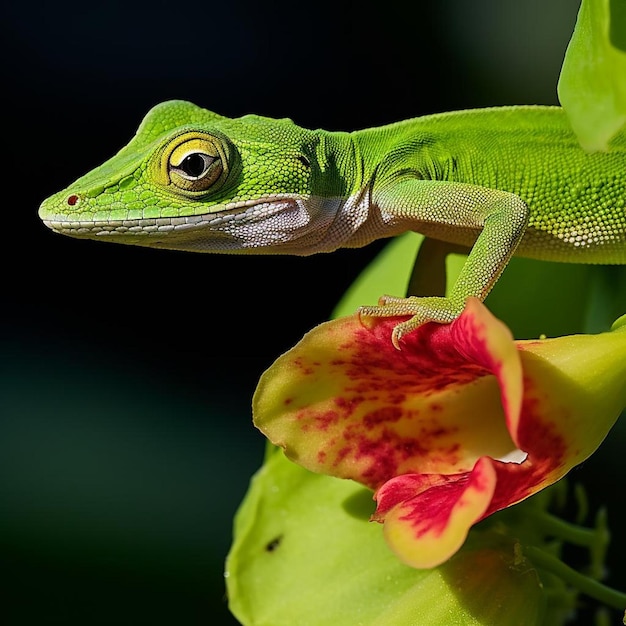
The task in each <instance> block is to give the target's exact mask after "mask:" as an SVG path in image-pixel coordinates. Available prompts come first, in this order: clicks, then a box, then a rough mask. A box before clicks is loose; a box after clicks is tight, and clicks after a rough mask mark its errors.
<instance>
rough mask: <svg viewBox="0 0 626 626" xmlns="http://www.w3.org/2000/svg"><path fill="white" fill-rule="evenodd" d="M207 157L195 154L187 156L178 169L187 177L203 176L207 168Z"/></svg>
mask: <svg viewBox="0 0 626 626" xmlns="http://www.w3.org/2000/svg"><path fill="white" fill-rule="evenodd" d="M207 160H208V159H207V157H206V156H204V155H203V154H199V153H197V152H196V153H195V154H189V155H188V156H186V157H185V158H184V159H183V162H182V163H181V164H180V169H181V170H183V172H185V174H187V176H193V177H194V178H197V177H198V176H201V175H202V174H204V172H205V171H206V168H207V165H208V164H207Z"/></svg>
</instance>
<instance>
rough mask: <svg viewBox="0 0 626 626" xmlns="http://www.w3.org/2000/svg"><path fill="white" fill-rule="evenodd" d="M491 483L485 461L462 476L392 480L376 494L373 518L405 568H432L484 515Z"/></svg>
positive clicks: (490, 468) (412, 476)
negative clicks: (379, 523)
mask: <svg viewBox="0 0 626 626" xmlns="http://www.w3.org/2000/svg"><path fill="white" fill-rule="evenodd" d="M496 483H497V476H496V471H495V468H494V462H493V461H492V459H490V458H489V457H483V458H481V459H479V460H478V461H477V462H476V465H475V466H474V468H473V469H472V471H471V472H466V473H463V474H453V475H446V474H440V475H432V474H407V475H404V476H398V477H396V478H392V479H391V480H390V481H389V482H387V483H385V484H384V485H383V486H382V487H381V488H380V489H379V490H378V491H377V493H376V501H377V505H378V506H377V509H376V513H375V515H374V517H373V519H374V520H377V521H384V524H385V525H384V535H385V539H386V541H387V543H388V544H389V546H390V547H391V549H392V550H393V551H394V552H395V553H396V554H397V555H398V557H399V558H400V559H401V560H402V561H404V562H405V563H406V564H407V565H411V566H412V567H418V568H426V567H435V566H437V565H440V564H441V563H443V562H444V561H446V560H447V559H448V558H449V557H450V556H452V555H453V554H454V553H455V552H456V551H457V550H458V549H459V548H460V547H461V546H462V545H463V542H464V541H465V538H466V537H467V534H468V532H469V529H470V528H471V526H472V525H473V524H475V523H476V522H477V521H478V520H480V519H481V518H482V517H484V515H485V512H486V511H487V509H488V507H489V504H490V502H491V500H492V497H493V494H494V491H495V489H496Z"/></svg>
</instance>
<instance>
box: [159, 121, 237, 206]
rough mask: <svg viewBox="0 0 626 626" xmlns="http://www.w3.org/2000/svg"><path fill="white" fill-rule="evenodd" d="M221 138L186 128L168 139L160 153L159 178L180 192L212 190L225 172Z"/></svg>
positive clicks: (217, 185)
mask: <svg viewBox="0 0 626 626" xmlns="http://www.w3.org/2000/svg"><path fill="white" fill-rule="evenodd" d="M227 156H228V155H227V152H226V146H225V143H224V141H222V140H221V139H220V138H219V137H215V136H214V135H209V134H208V133H202V132H197V131H195V132H186V133H184V134H181V135H177V136H176V137H174V138H173V139H172V140H170V142H169V143H167V144H166V145H165V147H164V149H163V151H162V152H161V155H160V159H159V161H160V167H159V178H160V180H161V181H162V182H163V183H164V184H165V185H167V186H168V187H172V188H174V189H176V190H177V191H181V192H183V193H191V194H193V195H196V194H203V193H206V192H207V191H209V190H211V191H214V190H215V189H218V188H219V187H221V185H222V183H223V182H224V181H225V180H226V177H227V176H228V158H227Z"/></svg>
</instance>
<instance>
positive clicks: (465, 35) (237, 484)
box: [0, 0, 623, 625]
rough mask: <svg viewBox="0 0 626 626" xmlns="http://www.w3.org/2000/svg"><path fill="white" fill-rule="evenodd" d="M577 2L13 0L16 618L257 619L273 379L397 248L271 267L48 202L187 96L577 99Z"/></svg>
mask: <svg viewBox="0 0 626 626" xmlns="http://www.w3.org/2000/svg"><path fill="white" fill-rule="evenodd" d="M577 9H578V2H577V0H558V1H554V0H553V1H552V2H549V3H547V2H544V0H532V1H526V2H523V3H516V2H504V3H503V2H501V0H480V1H477V0H472V1H468V0H442V1H434V0H433V1H431V2H420V1H417V2H412V3H408V2H404V3H394V2H391V3H377V4H375V5H374V4H368V3H357V4H355V5H350V4H342V3H341V2H337V1H335V2H325V1H324V2H317V3H300V4H292V3H291V2H274V3H270V4H266V3H259V2H248V1H246V2H232V3H228V2H226V3H224V2H219V3H218V2H171V1H170V2H165V1H162V0H151V1H150V2H133V1H132V0H127V1H125V2H120V1H116V2H108V3H83V2H77V1H70V2H68V1H63V0H61V1H60V2H56V3H48V2H40V1H36V0H34V1H32V2H28V3H26V2H20V3H17V2H10V3H8V4H6V5H5V7H4V9H3V19H2V45H3V73H4V77H3V85H4V96H3V102H4V106H5V113H4V120H5V122H4V137H5V139H4V142H3V143H4V157H5V158H4V161H3V162H4V164H5V165H4V166H3V167H4V171H5V178H4V185H3V196H4V202H3V204H4V207H3V209H4V217H3V220H2V233H3V237H2V254H3V259H2V261H3V272H2V308H1V316H0V340H1V342H2V343H1V346H0V347H1V352H0V367H1V368H2V375H1V378H0V389H1V396H0V402H1V406H2V421H1V428H2V433H1V443H0V446H1V456H0V464H1V467H2V474H1V475H0V480H1V492H2V503H1V505H0V506H1V507H2V517H1V521H0V531H1V532H0V544H1V549H2V554H3V561H4V562H5V563H8V573H9V575H10V580H11V585H10V587H9V590H8V596H9V598H10V599H9V602H8V604H7V605H5V609H4V610H5V611H6V615H5V617H6V618H7V619H8V621H6V622H5V623H8V624H11V625H22V624H31V623H37V624H172V623H175V624H186V625H187V624H189V625H192V624H198V625H200V624H207V623H211V624H216V625H217V624H231V625H232V624H234V623H235V620H234V619H233V618H232V617H231V616H230V614H229V613H228V610H227V605H226V602H225V598H224V584H223V578H222V573H223V561H224V557H225V555H226V552H227V550H228V547H229V545H230V540H231V523H232V516H233V514H234V512H235V510H236V508H237V506H238V503H239V502H240V500H241V498H242V497H243V495H244V493H245V491H246V488H247V484H248V480H249V477H250V476H251V474H252V473H253V472H254V471H255V469H256V468H257V467H258V466H259V464H260V463H261V460H262V453H263V445H264V441H263V438H262V437H261V435H260V434H258V433H257V432H256V431H255V430H254V428H253V427H252V425H251V422H250V400H251V396H252V393H253V391H254V388H255V384H256V380H257V379H258V376H259V375H260V374H261V372H262V371H263V370H264V369H265V368H266V367H267V366H268V365H269V364H270V363H271V362H272V361H273V360H274V359H275V358H276V357H277V356H278V355H279V354H280V353H281V352H283V351H284V350H285V349H287V348H289V347H291V346H292V345H293V344H294V343H295V342H296V341H297V340H298V339H299V338H300V337H301V335H302V334H303V333H304V332H305V331H306V330H308V329H309V328H311V327H312V326H314V325H315V324H317V323H320V322H322V321H323V320H325V319H326V318H327V317H328V315H329V314H330V312H331V310H332V308H333V306H334V304H335V303H336V302H337V300H338V298H339V297H340V295H341V294H342V293H343V292H344V290H345V289H346V288H347V287H348V285H349V284H350V283H351V282H352V280H353V279H354V278H355V277H356V275H357V274H358V272H359V270H360V269H361V268H362V267H363V266H364V265H365V264H366V262H367V261H368V260H369V259H371V258H373V256H374V255H375V253H376V252H377V251H378V250H380V248H381V247H382V244H372V245H371V246H369V247H368V248H366V249H363V250H353V251H339V252H337V253H334V254H332V255H319V256H314V257H309V258H293V257H255V258H252V257H245V256H241V257H237V256H230V257H227V256H222V257H220V256H212V255H193V254H189V253H177V252H169V251H154V250H149V249H140V248H132V247H125V246H112V245H109V244H103V243H99V242H87V241H77V240H72V239H69V238H64V237H61V236H59V235H55V234H53V233H52V232H49V231H47V230H46V229H45V227H44V226H43V225H42V224H41V223H40V222H39V220H38V217H37V207H38V205H39V203H40V202H41V201H42V200H43V199H44V198H45V197H46V196H48V195H50V194H51V193H53V192H56V191H58V190H59V189H61V188H63V187H65V186H67V185H68V184H69V183H70V182H71V181H72V180H74V179H75V178H77V177H78V176H80V175H82V174H83V173H85V172H86V171H88V170H89V169H91V168H92V167H94V166H96V165H99V164H100V163H101V162H102V161H104V160H105V159H107V158H108V157H109V156H111V155H112V154H113V153H114V152H115V151H117V150H118V149H119V148H121V147H122V146H123V145H124V144H125V143H126V142H127V141H128V140H129V139H130V137H131V136H132V134H133V133H134V131H135V129H136V127H137V125H138V124H139V122H140V120H141V118H142V116H143V115H144V114H145V113H146V112H147V110H148V109H149V108H150V107H152V106H153V105H154V104H156V103H158V102H160V101H163V100H167V99H170V98H183V99H189V100H192V101H194V102H195V103H197V104H199V105H201V106H204V107H206V108H209V109H212V110H214V111H216V112H218V113H220V114H222V115H227V116H239V115H243V114H245V113H258V114H262V115H267V116H272V117H283V116H285V117H291V118H292V119H293V120H294V121H295V122H297V123H298V124H300V125H302V126H305V127H309V128H316V127H323V128H326V129H328V130H335V129H340V130H353V129H357V128H361V127H368V126H373V125H379V124H384V123H388V122H393V121H397V120H400V119H404V118H407V117H413V116H417V115H421V114H426V113H432V112H438V111H444V110H451V109H459V108H469V107H477V106H489V105H501V104H523V103H541V104H556V103H557V99H556V82H557V78H558V73H559V70H560V66H561V63H562V59H563V54H564V52H565V47H566V45H567V42H568V40H569V37H570V34H571V32H572V29H573V26H574V22H575V18H576V12H577ZM7 168H8V170H7ZM622 545H623V544H622Z"/></svg>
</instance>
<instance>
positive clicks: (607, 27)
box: [558, 0, 626, 151]
mask: <svg viewBox="0 0 626 626" xmlns="http://www.w3.org/2000/svg"><path fill="white" fill-rule="evenodd" d="M625 7H626V2H624V0H582V3H581V6H580V10H579V13H578V18H577V21H576V27H575V29H574V34H573V36H572V39H571V41H570V43H569V46H568V48H567V51H566V54H565V60H564V62H563V68H562V69H561V75H560V77H559V84H558V94H559V100H560V102H561V104H562V106H563V108H564V109H565V111H566V112H567V114H568V116H569V118H570V122H571V124H572V127H573V128H574V131H575V133H576V134H577V135H578V139H579V141H580V143H581V144H582V146H583V147H584V148H585V149H586V150H589V151H594V150H606V149H607V147H608V144H609V142H610V139H611V137H613V136H614V135H615V134H616V133H617V132H618V131H619V130H620V129H621V128H623V127H624V126H625V125H626V8H625Z"/></svg>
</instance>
